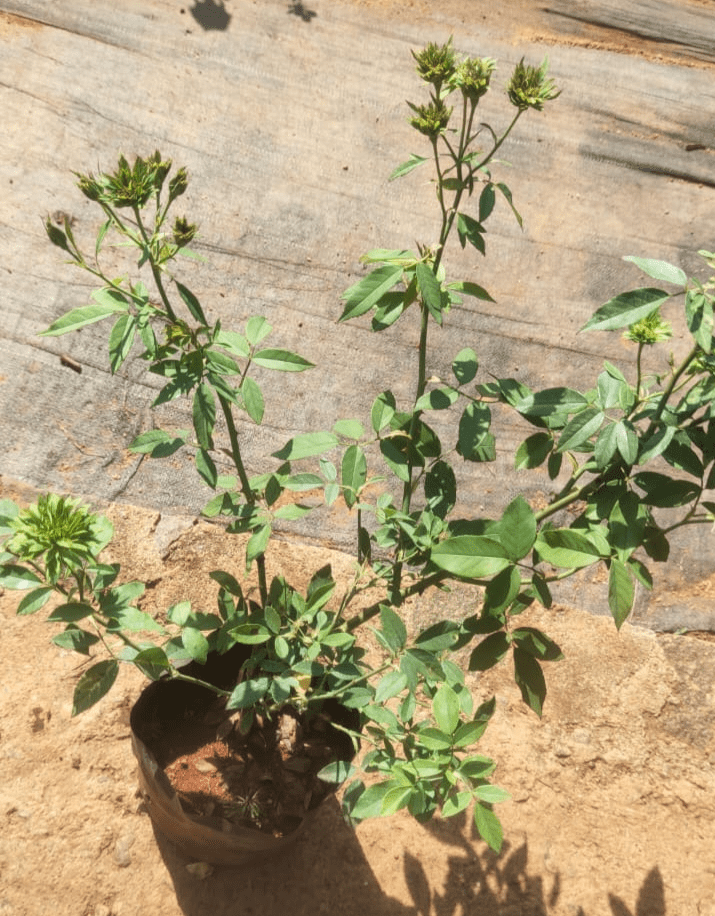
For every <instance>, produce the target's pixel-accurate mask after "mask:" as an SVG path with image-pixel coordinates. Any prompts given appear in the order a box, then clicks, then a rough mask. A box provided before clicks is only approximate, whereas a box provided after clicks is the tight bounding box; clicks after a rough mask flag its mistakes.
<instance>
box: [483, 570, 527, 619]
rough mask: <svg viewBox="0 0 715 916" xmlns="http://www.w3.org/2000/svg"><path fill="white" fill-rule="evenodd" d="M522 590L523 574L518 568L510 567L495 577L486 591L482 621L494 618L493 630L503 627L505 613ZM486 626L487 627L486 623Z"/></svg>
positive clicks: (488, 584)
mask: <svg viewBox="0 0 715 916" xmlns="http://www.w3.org/2000/svg"><path fill="white" fill-rule="evenodd" d="M520 588H521V573H520V572H519V570H518V569H517V567H516V566H508V567H507V568H506V569H503V570H502V571H501V572H500V573H499V574H498V575H496V576H494V578H493V579H491V580H490V581H489V582H488V583H487V587H486V588H485V589H484V601H483V604H482V621H484V620H485V618H486V617H491V618H493V620H492V621H491V623H492V629H493V630H497V629H499V628H500V626H501V623H500V620H502V621H503V616H502V615H503V613H504V611H505V610H506V609H507V608H509V607H511V605H512V603H513V601H514V599H515V598H516V596H517V595H518V594H519V590H520ZM484 625H485V626H486V621H485V622H484ZM470 631H471V627H470Z"/></svg>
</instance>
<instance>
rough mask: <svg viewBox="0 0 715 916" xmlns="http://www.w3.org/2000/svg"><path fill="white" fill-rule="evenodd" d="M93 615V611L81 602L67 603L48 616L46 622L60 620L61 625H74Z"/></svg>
mask: <svg viewBox="0 0 715 916" xmlns="http://www.w3.org/2000/svg"><path fill="white" fill-rule="evenodd" d="M93 613H94V609H93V608H92V607H91V606H90V605H89V604H85V603H84V602H82V601H68V602H67V603H66V604H61V605H60V606H59V607H56V608H55V609H54V611H52V613H51V614H50V615H49V616H48V618H47V619H48V620H50V621H56V620H61V621H62V622H63V623H76V622H77V621H78V620H84V618H85V617H90V616H91V615H92V614H93Z"/></svg>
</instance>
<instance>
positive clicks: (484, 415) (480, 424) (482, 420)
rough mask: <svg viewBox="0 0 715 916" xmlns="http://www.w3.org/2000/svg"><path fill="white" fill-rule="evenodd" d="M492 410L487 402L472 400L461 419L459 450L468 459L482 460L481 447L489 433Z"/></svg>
mask: <svg viewBox="0 0 715 916" xmlns="http://www.w3.org/2000/svg"><path fill="white" fill-rule="evenodd" d="M491 420H492V412H491V410H490V409H489V407H488V405H487V404H483V403H480V402H475V401H471V402H470V403H469V404H468V405H467V406H466V408H465V410H464V412H463V413H462V416H461V417H460V420H459V438H458V441H457V452H458V453H459V454H460V455H461V456H462V458H464V459H465V460H466V461H480V460H481V452H480V447H481V446H482V445H483V443H484V441H485V439H486V438H487V436H488V435H489V427H490V425H491Z"/></svg>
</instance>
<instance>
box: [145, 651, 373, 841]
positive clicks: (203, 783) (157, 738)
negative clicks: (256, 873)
mask: <svg viewBox="0 0 715 916" xmlns="http://www.w3.org/2000/svg"><path fill="white" fill-rule="evenodd" d="M239 664H240V662H239ZM224 669H225V663H224ZM187 671H188V669H187ZM229 671H230V668H229ZM191 673H192V674H194V675H195V676H197V677H201V678H202V679H203V680H207V679H208V677H207V671H206V670H205V669H204V670H201V671H192V672H191ZM234 674H235V669H234ZM230 676H231V675H230V673H228V674H224V676H223V677H222V676H221V674H220V672H219V674H217V673H216V672H215V671H214V672H213V673H212V676H211V681H212V682H213V683H216V682H217V681H218V682H219V683H218V685H219V686H224V685H225V684H226V680H228V679H229V678H230ZM222 680H223V683H221V682H222ZM240 717H241V714H240V712H238V711H233V712H231V711H227V710H226V708H225V700H224V699H223V698H219V697H217V696H216V694H215V693H213V692H211V691H209V690H207V689H205V688H202V687H198V686H196V685H194V684H190V683H186V682H182V681H177V680H173V681H171V680H170V681H157V682H155V683H153V684H151V685H149V687H148V688H147V689H146V690H145V691H144V693H143V694H142V697H141V698H140V699H139V701H138V702H137V704H136V706H135V707H134V710H133V712H132V729H133V731H134V734H135V736H136V737H137V738H138V739H139V740H140V741H141V742H142V743H143V745H145V747H146V748H147V749H148V751H149V752H150V754H151V757H152V758H153V759H154V760H155V761H156V764H157V766H158V770H159V771H160V772H161V773H162V775H163V777H164V778H162V779H161V783H165V780H166V781H168V784H167V785H166V788H167V790H168V794H171V795H173V794H174V793H175V796H176V799H178V801H179V802H180V805H181V809H182V810H183V812H184V813H185V815H187V816H188V817H189V818H190V819H191V820H194V821H196V822H197V823H199V824H203V825H207V826H211V827H213V828H215V829H216V830H218V831H220V832H222V833H223V834H224V835H228V836H230V835H232V834H233V835H236V834H241V835H243V836H245V831H246V830H251V831H258V832H260V833H261V834H262V835H264V836H266V838H268V837H270V836H272V837H275V838H284V837H290V836H291V835H292V834H293V833H295V832H296V831H298V829H299V828H300V827H301V826H302V824H303V822H304V820H305V819H306V817H307V815H308V814H309V813H310V812H311V811H312V810H314V809H315V808H317V807H318V805H319V804H320V803H321V801H323V799H324V798H325V797H326V796H328V795H330V794H332V793H333V791H334V790H335V786H334V785H332V784H329V783H325V782H323V781H322V780H320V779H318V776H317V774H318V773H319V771H320V770H321V769H322V768H323V767H324V766H325V765H326V764H328V763H330V762H331V761H333V760H336V759H342V760H350V759H352V757H353V756H354V747H353V744H352V741H351V739H350V738H349V736H348V735H346V734H345V732H342V731H340V730H339V729H337V728H336V727H335V724H339V725H342V726H344V727H348V728H350V729H353V730H355V729H356V728H357V727H358V725H359V715H358V714H357V712H356V711H355V710H347V709H345V708H344V707H342V706H340V704H338V703H335V702H334V701H330V700H328V701H326V702H325V703H324V704H323V708H322V710H321V711H320V712H319V713H318V714H313V715H311V716H310V718H306V717H305V716H299V715H298V714H297V713H296V712H295V711H294V710H293V709H292V708H291V707H285V708H284V709H283V710H282V711H281V712H280V713H279V714H277V715H275V716H274V717H273V718H272V719H271V720H270V721H268V720H266V721H262V720H260V719H258V717H256V721H255V722H254V724H253V727H252V728H251V730H250V731H249V732H248V734H246V735H242V734H241V731H240V727H239V725H240ZM140 763H141V757H140Z"/></svg>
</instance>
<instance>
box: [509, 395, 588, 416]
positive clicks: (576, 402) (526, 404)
mask: <svg viewBox="0 0 715 916" xmlns="http://www.w3.org/2000/svg"><path fill="white" fill-rule="evenodd" d="M587 406H588V401H587V400H586V398H585V397H584V396H583V395H582V394H581V393H580V392H578V391H575V390H574V389H573V388H546V389H545V390H544V391H537V392H535V393H533V394H527V395H525V396H522V397H519V398H517V400H516V401H515V403H514V409H515V410H516V411H517V412H518V413H520V414H521V415H522V416H525V417H550V416H553V415H554V414H570V413H576V412H577V411H580V410H583V408H584V407H587Z"/></svg>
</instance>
